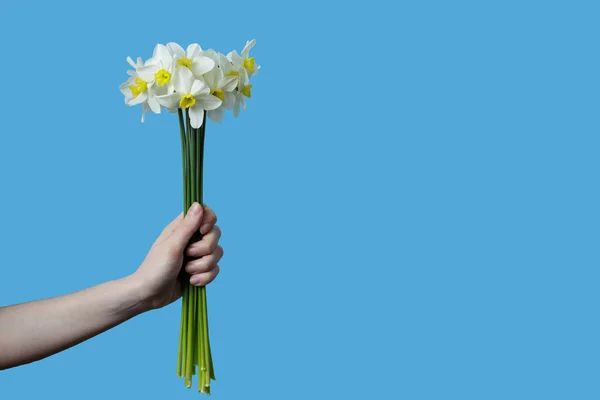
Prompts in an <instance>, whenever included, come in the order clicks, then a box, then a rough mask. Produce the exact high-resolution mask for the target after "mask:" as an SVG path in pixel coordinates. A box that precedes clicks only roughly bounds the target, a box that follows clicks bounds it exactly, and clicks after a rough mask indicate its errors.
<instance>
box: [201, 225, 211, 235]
mask: <svg viewBox="0 0 600 400" xmlns="http://www.w3.org/2000/svg"><path fill="white" fill-rule="evenodd" d="M209 230H210V224H204V225H202V226H201V227H200V233H201V234H203V235H204V234H205V233H206V232H208V231H209Z"/></svg>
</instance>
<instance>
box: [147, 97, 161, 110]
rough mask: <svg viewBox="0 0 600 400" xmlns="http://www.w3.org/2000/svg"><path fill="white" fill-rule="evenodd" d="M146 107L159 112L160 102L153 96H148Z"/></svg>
mask: <svg viewBox="0 0 600 400" xmlns="http://www.w3.org/2000/svg"><path fill="white" fill-rule="evenodd" d="M148 107H149V108H150V110H152V112H153V113H155V114H160V104H159V103H158V100H157V99H156V97H154V96H148Z"/></svg>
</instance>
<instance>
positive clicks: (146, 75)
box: [137, 64, 160, 82]
mask: <svg viewBox="0 0 600 400" xmlns="http://www.w3.org/2000/svg"><path fill="white" fill-rule="evenodd" d="M159 69H160V65H156V64H150V65H145V66H143V67H140V68H138V70H137V74H138V75H139V77H140V78H142V79H143V80H145V81H146V82H154V74H155V73H156V72H157V71H158V70H159Z"/></svg>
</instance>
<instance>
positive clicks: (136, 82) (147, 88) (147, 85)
mask: <svg viewBox="0 0 600 400" xmlns="http://www.w3.org/2000/svg"><path fill="white" fill-rule="evenodd" d="M127 62H128V63H129V65H131V66H132V67H134V68H135V71H131V70H130V71H127V73H128V74H129V76H130V77H129V79H127V81H125V82H124V83H123V84H122V85H121V86H120V87H119V89H120V90H121V93H123V96H125V104H127V105H128V106H130V107H132V106H135V105H138V104H141V105H142V122H144V119H145V115H146V112H148V111H152V112H154V113H155V114H160V104H159V103H158V101H157V100H156V91H155V88H154V82H153V81H152V80H150V79H148V77H147V76H145V77H142V76H141V75H140V74H139V72H138V71H140V70H142V69H144V68H146V66H147V65H150V64H151V63H152V61H151V60H148V61H146V63H144V62H143V61H142V59H141V58H139V57H138V59H137V62H136V63H134V62H133V60H132V59H131V57H127Z"/></svg>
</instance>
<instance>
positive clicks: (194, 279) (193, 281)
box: [190, 275, 200, 285]
mask: <svg viewBox="0 0 600 400" xmlns="http://www.w3.org/2000/svg"><path fill="white" fill-rule="evenodd" d="M190 283H191V284H192V285H197V284H199V283H200V277H199V276H196V275H194V276H192V277H191V278H190Z"/></svg>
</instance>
